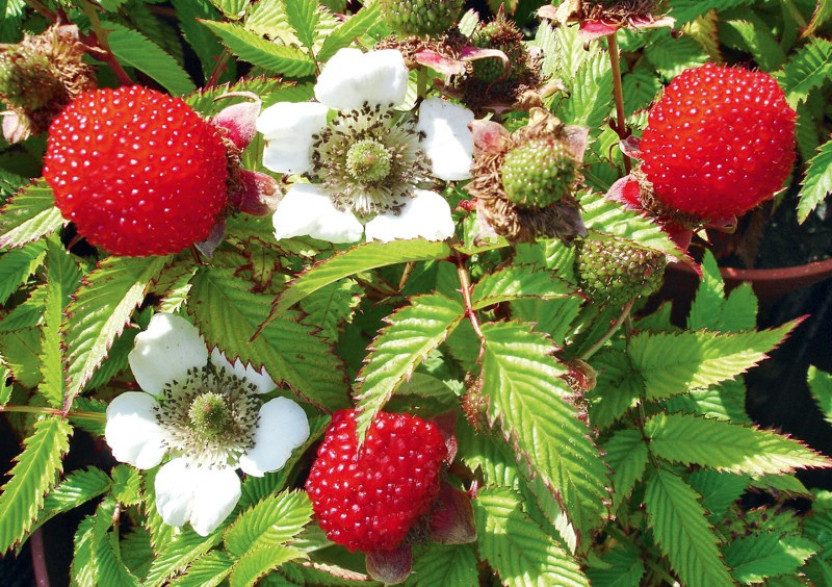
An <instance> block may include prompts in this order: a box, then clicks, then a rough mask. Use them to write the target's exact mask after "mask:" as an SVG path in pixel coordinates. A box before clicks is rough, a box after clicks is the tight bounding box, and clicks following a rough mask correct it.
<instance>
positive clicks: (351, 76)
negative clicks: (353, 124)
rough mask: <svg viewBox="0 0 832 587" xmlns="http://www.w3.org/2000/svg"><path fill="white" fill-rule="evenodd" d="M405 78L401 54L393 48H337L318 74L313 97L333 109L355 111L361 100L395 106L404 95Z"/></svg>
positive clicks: (406, 75) (405, 89)
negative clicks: (372, 49) (367, 49)
mask: <svg viewBox="0 0 832 587" xmlns="http://www.w3.org/2000/svg"><path fill="white" fill-rule="evenodd" d="M407 77H408V72H407V66H406V65H405V64H404V57H402V54H401V53H400V52H399V51H397V50H396V49H384V50H382V51H370V52H369V53H362V52H361V50H359V49H341V50H340V51H338V52H337V53H336V54H335V55H334V56H333V57H332V59H330V60H329V61H328V62H327V64H326V65H325V66H324V69H323V71H322V72H321V75H319V76H318V83H317V84H315V97H316V98H317V99H318V102H321V103H322V104H326V105H327V106H329V107H330V108H335V109H336V110H356V109H358V108H361V106H362V105H363V104H364V103H365V102H366V103H368V104H370V105H376V104H381V105H382V106H386V105H393V106H398V105H399V104H401V103H402V102H404V98H405V95H406V94H407Z"/></svg>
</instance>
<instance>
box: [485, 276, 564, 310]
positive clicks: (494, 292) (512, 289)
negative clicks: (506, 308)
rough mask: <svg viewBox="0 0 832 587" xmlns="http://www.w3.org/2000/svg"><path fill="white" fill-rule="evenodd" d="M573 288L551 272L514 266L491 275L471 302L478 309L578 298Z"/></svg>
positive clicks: (486, 278) (486, 277)
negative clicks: (514, 302) (534, 300)
mask: <svg viewBox="0 0 832 587" xmlns="http://www.w3.org/2000/svg"><path fill="white" fill-rule="evenodd" d="M574 293H575V292H574V291H572V289H571V288H570V287H569V285H568V284H567V283H566V282H565V281H562V280H560V279H558V278H557V277H555V276H554V275H552V274H551V273H548V272H547V271H541V270H540V269H539V268H533V267H529V266H525V267H524V266H521V267H510V268H507V269H503V270H501V271H496V272H494V273H488V274H486V275H485V277H483V278H482V279H481V280H480V281H479V283H477V284H476V285H475V286H474V290H473V292H472V293H471V301H472V304H473V308H474V309H475V310H481V309H482V308H487V307H488V306H492V305H494V304H499V303H502V302H508V301H512V300H517V299H520V298H524V297H534V298H539V299H542V300H549V299H553V298H566V297H569V296H571V295H574Z"/></svg>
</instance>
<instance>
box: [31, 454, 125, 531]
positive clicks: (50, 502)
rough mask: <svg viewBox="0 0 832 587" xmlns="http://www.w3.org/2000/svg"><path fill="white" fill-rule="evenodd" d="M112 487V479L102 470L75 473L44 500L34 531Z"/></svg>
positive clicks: (83, 470) (93, 469) (84, 470)
mask: <svg viewBox="0 0 832 587" xmlns="http://www.w3.org/2000/svg"><path fill="white" fill-rule="evenodd" d="M111 485H112V482H111V481H110V478H109V477H108V476H107V474H106V473H105V472H104V471H102V470H101V469H96V468H93V467H89V468H87V469H80V470H78V471H73V472H72V473H70V474H69V475H67V476H66V478H65V479H64V480H63V481H61V482H60V483H59V484H58V485H57V486H56V487H55V489H53V490H52V491H50V492H49V493H48V494H47V496H46V498H45V499H44V500H43V510H41V512H40V514H39V515H38V519H37V522H35V525H34V526H33V528H32V529H34V528H36V527H38V526H41V525H43V524H45V523H46V522H47V521H49V520H51V519H52V518H54V517H55V516H57V515H58V514H61V513H63V512H68V511H69V510H71V509H74V508H77V507H78V506H79V505H81V504H84V503H86V502H88V501H89V500H91V499H94V498H96V497H98V496H99V495H101V494H103V493H104V492H106V491H107V490H108V489H110V486H111Z"/></svg>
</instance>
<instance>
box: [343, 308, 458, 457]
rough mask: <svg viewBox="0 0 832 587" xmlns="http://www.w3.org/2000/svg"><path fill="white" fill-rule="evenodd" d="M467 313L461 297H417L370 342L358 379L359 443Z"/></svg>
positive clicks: (392, 317)
mask: <svg viewBox="0 0 832 587" xmlns="http://www.w3.org/2000/svg"><path fill="white" fill-rule="evenodd" d="M464 315H465V308H464V307H463V305H462V303H461V301H460V300H452V299H450V298H447V297H445V296H443V295H441V294H428V295H424V296H417V297H415V298H413V299H411V300H410V305H409V306H406V307H404V308H402V309H400V310H397V311H396V312H395V313H393V314H392V315H391V316H390V317H389V318H388V319H387V321H388V324H389V325H388V326H387V327H385V328H384V329H383V330H382V331H381V333H380V334H379V336H378V337H376V339H375V340H374V341H373V342H372V344H371V345H370V348H371V351H370V354H369V355H368V356H367V360H366V365H364V368H363V369H362V370H361V372H360V373H359V376H358V380H359V381H360V382H361V384H360V387H359V389H358V392H357V396H356V399H357V408H358V411H359V413H358V417H357V420H356V430H357V434H358V439H359V442H363V441H364V435H365V434H366V432H367V429H368V428H369V426H370V424H371V423H372V421H373V419H374V418H375V417H376V414H377V413H378V412H379V411H380V410H381V409H382V408H383V407H384V404H386V403H387V401H388V400H389V399H390V397H391V396H392V395H393V392H394V391H395V390H396V388H397V387H398V386H399V385H401V383H402V382H403V381H405V380H406V379H408V378H409V377H410V376H411V375H412V374H413V370H414V369H415V368H416V367H417V365H418V364H419V363H420V362H421V361H423V360H424V359H425V358H426V357H427V355H428V353H430V352H431V351H433V350H434V349H436V348H437V347H438V346H439V345H440V344H442V343H443V342H444V341H445V339H446V338H447V336H448V334H449V333H450V332H451V331H453V329H454V328H456V326H457V325H458V324H459V322H460V320H462V318H463V316H464Z"/></svg>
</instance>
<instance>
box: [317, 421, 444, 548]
mask: <svg viewBox="0 0 832 587" xmlns="http://www.w3.org/2000/svg"><path fill="white" fill-rule="evenodd" d="M355 415H356V412H355V410H341V411H339V412H336V413H335V415H334V416H333V417H332V423H331V424H330V426H329V428H328V429H327V432H326V437H325V438H324V441H323V444H321V446H320V448H319V449H318V458H317V459H316V460H315V463H314V464H313V465H312V470H311V471H310V473H309V479H308V480H307V482H306V491H307V492H308V493H309V498H310V499H311V500H312V508H313V509H314V511H315V517H316V518H317V520H318V522H319V523H320V525H321V528H323V530H324V531H325V532H326V535H327V537H328V538H329V539H330V540H332V541H333V542H336V543H338V544H341V545H343V546H346V547H347V548H348V549H349V550H352V551H355V550H361V551H363V552H372V551H376V550H391V549H393V548H396V547H397V546H399V545H400V544H401V543H402V542H403V541H404V539H405V538H406V537H407V533H408V532H409V531H410V528H411V527H412V526H413V525H414V524H415V523H416V521H417V520H418V519H419V518H420V517H421V516H422V515H423V514H425V513H426V512H427V511H428V510H429V509H430V506H431V503H432V502H433V500H434V499H435V498H436V495H437V493H438V492H439V472H440V469H441V468H442V461H443V459H444V458H445V455H446V450H447V449H446V448H445V442H444V440H443V439H442V434H441V433H440V432H439V429H438V428H437V427H436V425H435V424H432V423H430V422H426V421H425V420H422V419H421V418H419V417H417V416H411V415H409V414H388V413H386V412H380V413H379V414H378V415H377V416H376V418H375V420H373V423H372V424H371V425H370V429H369V430H368V431H367V437H366V439H365V441H364V445H363V446H362V447H361V450H360V452H359V450H358V442H357V437H356V429H355Z"/></svg>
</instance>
